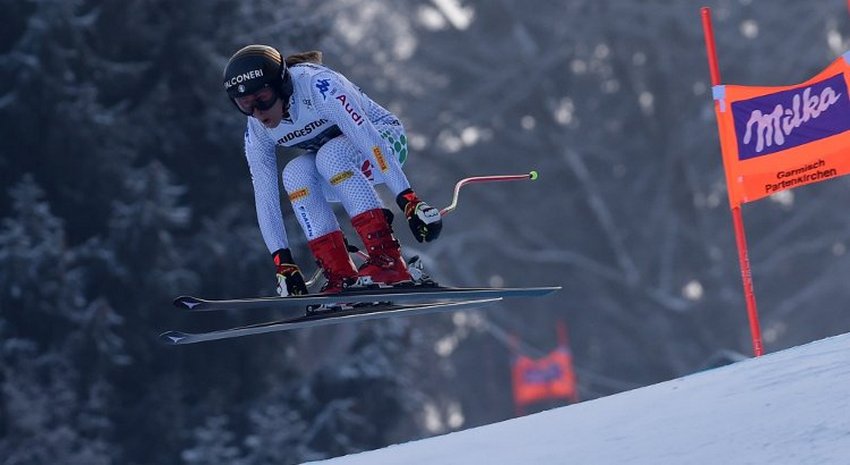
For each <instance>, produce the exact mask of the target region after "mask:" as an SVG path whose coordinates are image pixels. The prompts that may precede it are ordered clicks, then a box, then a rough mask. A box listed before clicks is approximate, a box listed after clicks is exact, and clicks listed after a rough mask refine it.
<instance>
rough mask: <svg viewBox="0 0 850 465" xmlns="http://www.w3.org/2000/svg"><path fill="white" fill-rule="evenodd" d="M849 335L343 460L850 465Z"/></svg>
mask: <svg viewBox="0 0 850 465" xmlns="http://www.w3.org/2000/svg"><path fill="white" fill-rule="evenodd" d="M848 394H850V334H845V335H841V336H836V337H833V338H829V339H824V340H821V341H817V342H813V343H810V344H807V345H804V346H800V347H796V348H793V349H788V350H785V351H781V352H777V353H773V354H768V355H765V356H763V357H760V358H757V359H747V360H745V361H742V362H738V363H735V364H733V365H727V366H725V367H721V368H717V369H713V370H710V371H705V372H701V373H696V374H693V375H690V376H686V377H683V378H679V379H675V380H672V381H667V382H664V383H660V384H656V385H653V386H649V387H644V388H640V389H635V390H632V391H628V392H624V393H621V394H617V395H613V396H609V397H606V398H601V399H597V400H593V401H589V402H584V403H580V404H576V405H572V406H569V407H564V408H559V409H555V410H550V411H547V412H543V413H539V414H536V415H530V416H527V417H522V418H516V419H512V420H508V421H504V422H501V423H497V424H493V425H487V426H483V427H479V428H474V429H469V430H466V431H460V432H456V433H452V434H447V435H444V436H439V437H435V438H430V439H424V440H420V441H415V442H410V443H407V444H402V445H395V446H391V447H388V448H385V449H380V450H376V451H370V452H363V453H360V454H355V455H350V456H346V457H339V458H336V459H331V460H327V461H323V462H314V463H326V464H329V465H359V464H364V465H365V464H369V465H382V464H405V465H417V464H422V465H425V464H435V463H439V464H454V463H457V464H479V463H486V464H487V465H500V464H526V463H528V464H531V463H535V464H537V463H545V464H551V463H574V464H619V465H622V464H653V465H655V464H676V465H681V464H690V465H703V464H704V465H716V464H767V463H770V464H795V465H796V464H827V465H829V464H847V463H850V395H848Z"/></svg>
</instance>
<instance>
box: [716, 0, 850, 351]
mask: <svg viewBox="0 0 850 465" xmlns="http://www.w3.org/2000/svg"><path fill="white" fill-rule="evenodd" d="M848 4H850V0H848ZM700 12H701V13H702V30H703V34H704V35H705V51H706V53H707V55H708V67H709V69H710V71H711V85H712V86H716V85H719V84H720V68H719V67H718V66H717V48H716V46H715V43H714V30H713V28H712V26H711V8H708V7H703V8H702V9H701V11H700ZM718 123H719V121H718ZM721 137H722V136H721ZM730 188H731V186H727V189H730ZM732 223H733V224H734V227H735V244H736V245H737V247H738V264H739V266H740V267H741V279H742V280H743V284H744V298H745V299H746V302H747V316H748V318H749V320H750V336H751V337H752V340H753V353H754V354H755V356H756V357H759V356H761V355H762V354H763V353H764V347H763V345H762V340H761V328H760V326H759V316H758V309H757V308H756V295H755V292H754V291H753V275H752V270H751V269H750V258H749V253H748V252H747V237H746V234H745V232H744V218H743V216H742V215H741V205H740V204H737V205H735V206H734V207H732Z"/></svg>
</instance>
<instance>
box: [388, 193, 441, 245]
mask: <svg viewBox="0 0 850 465" xmlns="http://www.w3.org/2000/svg"><path fill="white" fill-rule="evenodd" d="M395 201H396V203H397V204H398V207H399V208H401V210H402V211H403V212H404V216H405V217H406V218H407V224H409V225H410V230H411V231H412V232H413V237H415V238H416V240H417V241H419V242H431V241H433V240H434V239H436V238H437V237H439V236H440V231H441V230H442V229H443V218H442V217H441V216H440V210H437V209H436V208H434V207H432V206H430V205H428V204H427V203H425V202H423V201H422V200H421V199H420V198H419V197H417V196H416V193H415V192H413V189H407V190H405V191H403V192H402V193H401V194H399V195H398V197H396V199H395Z"/></svg>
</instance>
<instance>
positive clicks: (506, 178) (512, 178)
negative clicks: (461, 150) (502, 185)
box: [440, 171, 537, 216]
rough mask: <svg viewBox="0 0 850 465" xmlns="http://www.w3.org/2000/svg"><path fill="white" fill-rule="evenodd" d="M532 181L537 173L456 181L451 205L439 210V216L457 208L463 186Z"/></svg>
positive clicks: (474, 177)
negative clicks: (482, 183)
mask: <svg viewBox="0 0 850 465" xmlns="http://www.w3.org/2000/svg"><path fill="white" fill-rule="evenodd" d="M526 179H527V180H529V181H534V180H536V179H537V171H530V172H529V173H528V174H506V175H500V176H473V177H470V178H464V179H461V180H460V181H458V183H457V184H455V190H454V194H453V195H452V203H451V204H450V205H449V206H448V207H446V208H444V209H442V210H440V216H446V215H447V214H449V213H451V212H453V211H454V209H455V208H457V199H458V196H459V195H460V190H461V188H463V186H465V185H467V184H476V183H481V182H501V181H524V180H526Z"/></svg>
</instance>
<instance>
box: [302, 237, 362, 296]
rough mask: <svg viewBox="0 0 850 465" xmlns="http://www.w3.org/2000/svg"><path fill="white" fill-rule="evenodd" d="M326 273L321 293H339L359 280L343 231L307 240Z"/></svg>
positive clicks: (317, 261) (323, 271)
mask: <svg viewBox="0 0 850 465" xmlns="http://www.w3.org/2000/svg"><path fill="white" fill-rule="evenodd" d="M307 245H308V246H309V247H310V250H311V251H312V252H313V256H314V257H315V258H316V263H318V264H319V267H320V268H321V269H322V273H323V274H324V275H325V279H326V281H325V284H324V285H323V286H322V289H321V291H319V293H320V294H338V293H340V292H342V290H343V289H345V288H346V287H348V286H350V285H351V284H353V283H354V282H355V281H356V280H357V269H356V268H355V267H354V262H352V261H351V257H350V256H349V255H348V248H347V247H346V245H345V238H344V237H343V235H342V231H334V232H331V233H328V234H325V235H324V236H322V237H319V238H316V239H313V240H311V241H309V242H307Z"/></svg>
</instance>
